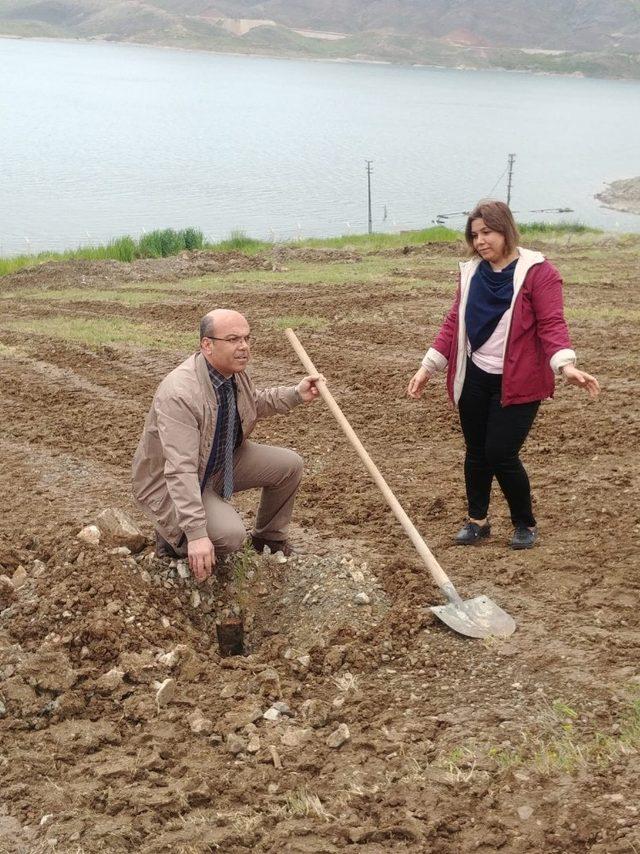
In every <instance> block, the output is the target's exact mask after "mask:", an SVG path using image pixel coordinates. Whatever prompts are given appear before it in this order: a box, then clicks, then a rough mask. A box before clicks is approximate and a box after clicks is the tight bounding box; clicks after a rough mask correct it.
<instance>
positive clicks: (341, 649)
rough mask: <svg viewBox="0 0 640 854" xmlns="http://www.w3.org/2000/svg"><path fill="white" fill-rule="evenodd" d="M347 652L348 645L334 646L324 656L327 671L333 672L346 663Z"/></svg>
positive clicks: (325, 670)
mask: <svg viewBox="0 0 640 854" xmlns="http://www.w3.org/2000/svg"><path fill="white" fill-rule="evenodd" d="M346 654H347V648H346V646H332V647H331V649H330V650H329V652H328V653H327V654H326V655H325V657H324V662H323V669H324V672H325V673H333V672H334V671H336V670H339V669H340V668H341V667H342V665H343V664H344V660H345V657H346Z"/></svg>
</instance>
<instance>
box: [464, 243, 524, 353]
mask: <svg viewBox="0 0 640 854" xmlns="http://www.w3.org/2000/svg"><path fill="white" fill-rule="evenodd" d="M517 263H518V259H517V258H516V260H515V261H512V262H511V264H509V265H508V266H507V267H505V268H504V270H500V272H496V271H495V270H494V269H493V268H492V267H491V264H489V262H488V261H481V262H480V263H479V264H478V269H477V270H476V272H475V273H474V274H473V278H472V279H471V285H470V287H469V297H468V299H467V308H466V311H465V315H464V321H465V325H466V327H467V337H468V338H469V343H470V344H471V352H472V353H475V351H476V350H479V349H480V347H482V345H483V344H485V343H486V342H487V341H488V340H489V338H491V336H492V335H493V333H494V332H495V330H496V326H497V325H498V323H500V318H501V317H502V315H503V314H504V313H505V311H507V309H508V308H509V306H510V305H511V300H512V299H513V274H514V271H515V268H516V264H517Z"/></svg>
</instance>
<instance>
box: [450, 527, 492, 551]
mask: <svg viewBox="0 0 640 854" xmlns="http://www.w3.org/2000/svg"><path fill="white" fill-rule="evenodd" d="M490 533H491V525H490V524H489V523H488V522H485V524H484V525H476V523H475V522H467V524H466V525H465V526H464V527H463V528H460V530H459V531H458V533H457V534H456V539H455V542H456V545H457V546H474V545H475V544H476V543H479V542H480V540H484V539H485V538H486V537H488V536H489V534H490Z"/></svg>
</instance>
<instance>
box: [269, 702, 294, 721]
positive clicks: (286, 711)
mask: <svg viewBox="0 0 640 854" xmlns="http://www.w3.org/2000/svg"><path fill="white" fill-rule="evenodd" d="M273 708H274V709H277V710H278V711H279V712H280V714H281V715H287V716H288V717H290V718H292V717H293V712H292V711H291V709H290V708H289V706H288V705H287V704H286V703H285V702H283V701H282V700H278V702H277V703H274V704H273Z"/></svg>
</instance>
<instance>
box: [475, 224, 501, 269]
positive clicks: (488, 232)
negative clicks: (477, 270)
mask: <svg viewBox="0 0 640 854" xmlns="http://www.w3.org/2000/svg"><path fill="white" fill-rule="evenodd" d="M471 239H472V240H473V248H474V249H475V250H476V252H477V253H478V255H479V256H480V257H481V258H482V259H483V260H485V261H488V262H489V263H490V264H499V263H500V262H501V261H503V260H505V257H506V245H507V244H506V240H505V239H504V235H502V234H500V232H499V231H493V230H492V229H490V228H489V226H488V225H486V223H485V221H484V220H483V219H474V220H472V221H471Z"/></svg>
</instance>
